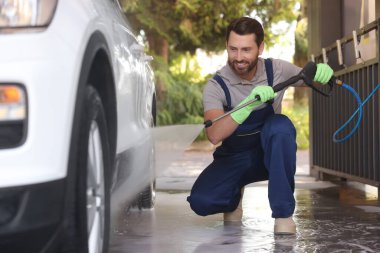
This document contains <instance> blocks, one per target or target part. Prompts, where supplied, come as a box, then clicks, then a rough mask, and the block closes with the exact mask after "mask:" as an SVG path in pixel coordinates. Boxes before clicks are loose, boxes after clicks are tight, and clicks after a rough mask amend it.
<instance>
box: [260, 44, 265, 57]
mask: <svg viewBox="0 0 380 253" xmlns="http://www.w3.org/2000/svg"><path fill="white" fill-rule="evenodd" d="M263 52H264V42H261V44H260V46H259V55H261V54H262V53H263Z"/></svg>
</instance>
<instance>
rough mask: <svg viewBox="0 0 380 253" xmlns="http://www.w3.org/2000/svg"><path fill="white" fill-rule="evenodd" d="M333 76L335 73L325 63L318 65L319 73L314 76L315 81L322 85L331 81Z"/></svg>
mask: <svg viewBox="0 0 380 253" xmlns="http://www.w3.org/2000/svg"><path fill="white" fill-rule="evenodd" d="M333 74H334V71H333V70H332V68H331V67H330V66H329V65H327V64H324V63H318V64H317V72H316V73H315V76H314V81H315V82H319V83H321V84H326V83H327V82H328V81H330V79H331V77H332V76H333Z"/></svg>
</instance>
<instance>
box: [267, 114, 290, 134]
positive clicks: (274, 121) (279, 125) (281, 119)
mask: <svg viewBox="0 0 380 253" xmlns="http://www.w3.org/2000/svg"><path fill="white" fill-rule="evenodd" d="M261 132H262V135H273V134H276V133H282V134H289V135H291V136H294V137H295V136H296V129H295V128H294V125H293V123H292V121H291V120H290V119H289V118H288V117H287V116H285V115H282V114H275V115H273V116H272V117H270V118H269V119H267V121H266V122H265V124H264V126H263V128H262V130H261Z"/></svg>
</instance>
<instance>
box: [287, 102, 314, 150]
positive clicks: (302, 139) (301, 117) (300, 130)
mask: <svg viewBox="0 0 380 253" xmlns="http://www.w3.org/2000/svg"><path fill="white" fill-rule="evenodd" d="M282 113H283V114H285V115H286V116H288V117H289V119H290V120H291V121H292V122H293V124H294V127H295V128H296V130H297V139H296V141H297V147H298V149H308V148H309V107H308V106H300V105H297V104H295V105H294V106H292V107H284V108H282Z"/></svg>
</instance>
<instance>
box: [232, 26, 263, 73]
mask: <svg viewBox="0 0 380 253" xmlns="http://www.w3.org/2000/svg"><path fill="white" fill-rule="evenodd" d="M255 39H256V35H255V34H247V35H238V34H237V33H235V32H233V31H231V33H230V36H229V38H228V42H227V53H228V64H229V65H230V67H231V68H232V70H233V71H234V72H235V74H236V75H238V76H239V77H240V78H243V79H246V80H251V79H252V78H253V77H254V75H255V73H256V64H257V61H258V57H259V55H260V54H261V53H262V51H263V49H264V43H261V45H260V47H258V46H257V44H256V41H255Z"/></svg>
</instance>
